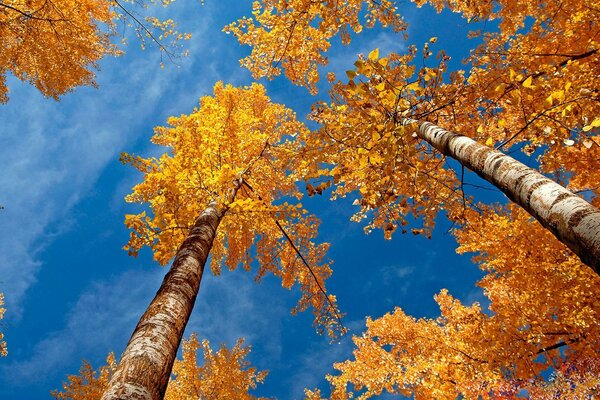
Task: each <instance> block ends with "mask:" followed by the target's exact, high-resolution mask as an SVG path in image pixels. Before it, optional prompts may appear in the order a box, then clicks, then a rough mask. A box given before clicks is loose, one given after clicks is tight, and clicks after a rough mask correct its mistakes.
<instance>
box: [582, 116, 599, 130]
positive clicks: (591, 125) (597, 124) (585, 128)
mask: <svg viewBox="0 0 600 400" xmlns="http://www.w3.org/2000/svg"><path fill="white" fill-rule="evenodd" d="M599 126H600V117H596V118H594V120H593V121H592V123H591V124H589V125H586V126H584V127H583V131H584V132H588V131H591V130H592V129H593V128H597V127H599Z"/></svg>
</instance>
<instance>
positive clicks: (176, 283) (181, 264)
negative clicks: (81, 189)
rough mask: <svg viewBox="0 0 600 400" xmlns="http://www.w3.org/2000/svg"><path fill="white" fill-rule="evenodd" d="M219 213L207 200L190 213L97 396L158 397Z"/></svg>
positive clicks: (156, 399) (147, 399) (164, 386)
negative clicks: (189, 225) (200, 208)
mask: <svg viewBox="0 0 600 400" xmlns="http://www.w3.org/2000/svg"><path fill="white" fill-rule="evenodd" d="M222 216H223V212H222V211H220V210H219V209H218V208H217V205H216V203H214V202H213V203H211V204H209V206H208V207H207V208H206V209H205V210H204V212H203V213H202V214H201V215H200V216H199V217H198V218H197V219H196V221H195V223H194V226H193V227H192V229H191V230H190V233H189V234H188V236H187V238H186V239H185V241H184V242H183V244H182V245H181V246H180V247H179V249H178V250H177V254H176V256H175V260H174V261H173V265H172V266H171V269H170V270H169V272H168V273H167V275H166V276H165V278H164V280H163V283H162V284H161V286H160V289H158V292H157V293H156V296H155V297H154V300H152V302H151V303H150V306H148V309H147V310H146V312H145V313H144V315H142V317H141V318H140V321H139V322H138V324H137V326H136V327H135V330H134V331H133V335H132V336H131V339H129V343H128V344H127V347H126V348H125V351H124V352H123V355H122V356H121V360H120V362H119V365H118V366H117V369H116V370H115V373H114V375H113V377H112V378H111V380H110V382H109V384H108V388H107V389H106V391H105V392H104V395H103V396H102V400H116V399H120V400H121V399H136V400H137V399H144V400H159V399H162V398H163V397H164V394H165V391H166V389H167V384H168V383H169V377H170V375H171V368H172V367H173V362H174V360H175V357H176V355H177V349H178V348H179V344H180V342H181V337H182V336H183V331H184V329H185V326H186V324H187V322H188V320H189V318H190V314H191V313H192V308H193V307H194V302H195V301H196V295H197V294H198V290H199V288H200V280H201V279H202V272H203V271H204V264H205V263H206V259H207V257H208V253H209V252H210V249H211V247H212V244H213V240H214V238H215V234H216V231H217V227H218V226H219V222H220V221H221V218H222ZM134 284H135V283H134V282H132V285H134Z"/></svg>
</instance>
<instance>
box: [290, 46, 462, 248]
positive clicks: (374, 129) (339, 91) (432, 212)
mask: <svg viewBox="0 0 600 400" xmlns="http://www.w3.org/2000/svg"><path fill="white" fill-rule="evenodd" d="M416 53H417V50H416V48H415V47H412V48H411V49H409V52H408V53H407V54H405V55H402V56H400V55H397V54H391V55H390V56H388V57H380V55H379V51H378V50H377V49H375V50H373V51H372V52H371V53H370V54H369V55H368V57H361V58H359V60H358V61H356V62H355V63H354V66H355V68H354V69H352V70H348V71H346V74H347V76H348V80H347V82H346V83H343V82H342V81H337V82H336V83H335V84H334V85H333V88H332V89H331V98H332V102H331V103H329V104H327V103H319V104H317V105H316V106H315V107H314V108H313V113H312V115H311V118H312V119H313V120H314V121H316V122H318V123H319V124H321V126H322V127H321V129H319V130H318V131H316V132H311V133H310V134H309V135H308V136H306V137H304V138H302V140H303V142H304V143H305V148H304V149H303V152H304V153H303V157H302V161H301V162H300V164H299V166H298V169H297V173H298V175H299V176H300V177H301V178H303V179H313V178H314V179H322V178H323V177H324V176H325V177H328V178H329V179H332V180H333V182H334V183H335V189H334V191H333V196H334V198H335V197H343V196H346V195H349V194H351V193H352V194H353V193H356V194H357V195H358V196H359V198H358V199H357V200H356V202H355V204H357V205H359V206H360V210H359V211H358V212H357V213H356V214H355V216H354V219H355V220H361V219H363V218H365V217H366V216H371V215H372V217H373V219H372V220H371V221H370V223H369V224H368V225H367V227H366V230H367V231H370V230H371V229H373V228H382V229H383V231H384V234H385V237H386V238H390V237H391V235H392V233H393V232H394V231H395V230H396V229H397V228H398V227H399V226H401V227H404V226H406V225H408V223H409V219H408V217H407V216H408V215H412V216H413V217H415V218H417V219H421V220H422V225H423V226H422V227H421V228H414V229H413V233H415V234H417V233H426V234H427V233H428V232H429V229H430V228H432V227H433V225H434V221H435V218H436V215H437V213H438V212H439V211H440V210H441V209H442V208H446V209H450V208H452V207H453V205H454V204H460V206H461V207H462V197H461V195H460V192H458V191H456V188H457V186H458V183H459V182H458V180H457V178H456V176H455V173H454V172H453V171H452V170H451V169H450V168H445V164H444V158H443V157H442V156H441V154H439V153H437V152H434V151H431V150H430V149H429V147H428V146H426V145H425V144H424V143H423V142H421V141H419V140H418V139H417V138H416V137H415V136H414V135H413V133H414V130H413V129H412V127H411V126H406V125H405V124H404V122H403V120H404V118H405V117H406V116H414V115H415V114H416V113H418V112H419V109H418V107H419V106H420V104H421V100H420V98H421V97H423V96H427V93H428V92H430V91H432V90H434V88H435V86H436V85H437V84H438V83H439V82H438V77H437V75H436V73H435V71H433V70H432V69H429V68H423V69H421V70H418V71H417V70H416V68H415V66H414V65H413V60H414V58H415V56H416ZM330 78H331V79H332V80H334V79H335V76H331V75H330ZM323 165H328V166H329V168H324V167H323ZM402 230H403V231H406V230H405V229H404V228H402Z"/></svg>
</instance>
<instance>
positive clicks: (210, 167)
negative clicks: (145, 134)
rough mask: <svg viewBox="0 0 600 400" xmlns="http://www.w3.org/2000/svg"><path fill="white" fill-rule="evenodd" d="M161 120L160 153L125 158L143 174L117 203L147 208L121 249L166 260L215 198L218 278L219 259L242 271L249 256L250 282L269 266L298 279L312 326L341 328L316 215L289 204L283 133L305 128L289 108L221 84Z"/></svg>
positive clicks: (288, 157)
mask: <svg viewBox="0 0 600 400" xmlns="http://www.w3.org/2000/svg"><path fill="white" fill-rule="evenodd" d="M169 124H170V126H169V127H159V128H156V130H155V135H154V137H153V138H152V141H153V142H154V143H155V144H158V145H162V146H166V147H167V148H168V149H169V152H168V153H165V154H163V155H162V156H160V157H159V158H148V159H144V158H140V157H135V156H130V155H124V161H126V162H129V163H131V164H132V165H133V166H135V167H136V168H137V169H139V170H140V171H141V172H143V173H144V179H143V182H142V183H140V184H138V185H136V186H135V187H134V188H133V193H132V194H130V195H128V196H127V197H126V200H127V201H129V202H139V203H147V204H148V205H149V206H150V209H151V212H152V214H151V216H149V215H147V214H146V212H145V211H144V212H142V213H140V214H137V215H127V216H126V218H125V224H126V225H127V226H128V227H129V228H130V229H131V236H130V240H129V243H128V244H127V246H126V247H125V249H126V250H128V251H129V253H130V254H133V255H136V254H137V252H138V251H139V250H140V249H141V248H142V247H143V246H149V247H150V248H151V249H152V251H153V253H154V258H155V259H156V260H157V261H158V262H159V263H160V264H162V265H164V264H166V263H167V262H168V261H169V260H170V259H171V258H173V257H174V255H175V253H176V251H177V249H178V247H179V245H180V244H181V243H182V242H183V241H184V240H185V238H186V236H187V235H188V232H189V229H190V227H191V226H192V225H193V223H194V221H195V219H196V218H197V217H198V216H199V215H200V214H201V212H202V211H203V210H204V209H206V208H207V206H208V205H209V204H211V203H213V202H216V203H217V205H218V207H219V209H220V210H221V212H222V213H223V218H222V220H221V223H220V225H219V228H218V230H217V235H216V237H215V240H214V242H213V247H212V250H211V269H212V271H213V273H215V274H216V275H218V274H219V273H220V268H221V265H222V264H224V265H225V266H227V267H228V268H229V269H235V268H237V267H238V266H240V265H241V266H242V267H243V268H244V269H246V270H250V269H251V268H252V266H253V260H254V259H255V260H256V261H258V264H259V268H258V273H257V279H258V280H259V279H260V278H261V277H262V276H263V275H264V274H265V273H266V272H270V273H273V274H274V275H276V276H278V277H280V278H281V280H282V284H283V286H284V287H286V288H291V287H292V286H293V285H294V284H296V283H297V284H298V285H299V286H300V289H301V291H302V297H301V299H300V301H299V303H298V306H297V308H296V309H295V310H296V311H297V310H305V309H307V308H308V307H312V308H313V311H314V313H315V325H316V327H317V329H326V330H327V331H328V333H330V334H331V335H334V332H333V330H335V329H336V328H335V327H338V328H341V327H340V324H339V320H338V312H337V309H336V307H335V305H334V304H335V297H334V296H331V295H330V296H328V295H327V294H326V293H325V290H324V284H325V279H327V278H328V277H329V276H330V275H331V269H330V267H329V262H328V261H324V257H325V253H326V251H327V248H328V247H329V245H328V244H326V243H325V244H317V243H315V241H314V239H315V237H316V235H317V227H318V224H319V221H318V220H317V219H316V218H315V217H314V216H311V215H308V214H307V212H306V210H305V209H304V208H303V207H302V204H301V203H298V202H297V199H299V198H300V197H301V193H300V192H299V190H298V188H297V187H296V184H295V182H294V179H293V178H292V177H291V176H290V175H289V171H291V170H294V169H295V168H296V166H295V163H296V159H297V157H296V154H297V149H296V147H297V146H298V144H297V143H296V142H294V141H292V140H290V139H291V137H292V136H294V135H305V131H306V127H305V126H304V124H302V123H301V122H299V121H297V119H296V116H295V114H294V113H293V112H292V111H291V110H290V109H288V108H286V107H284V106H283V105H280V104H275V103H272V102H271V101H270V99H269V97H268V96H267V95H266V91H265V89H264V87H263V86H261V85H258V84H253V85H251V86H249V87H245V88H235V87H233V86H231V85H223V84H222V83H217V84H216V85H215V87H214V95H213V96H205V97H203V98H202V99H201V100H200V107H199V108H198V109H196V110H194V112H193V113H191V114H189V115H181V116H180V117H172V118H170V119H169ZM236 185H239V188H238V189H237V190H234V188H235V187H236ZM288 202H290V203H288ZM282 230H283V231H285V232H286V233H288V236H289V239H290V240H288V238H287V237H286V235H285V234H284V233H283V232H282ZM290 241H291V242H293V244H294V246H292V245H291V243H290ZM294 247H295V248H294ZM296 250H298V251H296ZM298 253H300V254H301V255H302V257H303V258H304V261H306V263H307V264H308V265H309V266H310V267H311V269H310V270H309V268H308V267H307V266H306V265H305V264H304V262H303V260H302V258H300V254H298ZM311 271H312V272H311Z"/></svg>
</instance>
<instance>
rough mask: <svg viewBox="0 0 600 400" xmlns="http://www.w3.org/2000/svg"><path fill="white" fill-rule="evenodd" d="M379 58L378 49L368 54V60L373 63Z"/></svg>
mask: <svg viewBox="0 0 600 400" xmlns="http://www.w3.org/2000/svg"><path fill="white" fill-rule="evenodd" d="M378 58H379V48H377V49H375V50H373V51H372V52H370V53H369V60H371V61H375V60H377V59H378Z"/></svg>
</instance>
